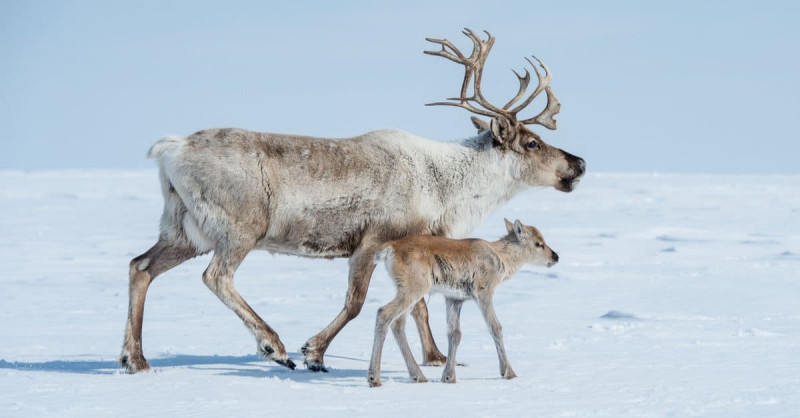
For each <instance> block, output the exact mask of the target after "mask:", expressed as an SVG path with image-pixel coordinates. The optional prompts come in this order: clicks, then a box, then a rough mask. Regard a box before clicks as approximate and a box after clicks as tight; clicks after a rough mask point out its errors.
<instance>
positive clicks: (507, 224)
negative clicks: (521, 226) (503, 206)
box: [503, 218, 514, 234]
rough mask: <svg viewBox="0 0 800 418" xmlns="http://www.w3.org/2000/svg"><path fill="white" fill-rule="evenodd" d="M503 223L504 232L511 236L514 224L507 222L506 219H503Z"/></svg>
mask: <svg viewBox="0 0 800 418" xmlns="http://www.w3.org/2000/svg"><path fill="white" fill-rule="evenodd" d="M503 221H504V222H505V223H506V231H508V233H509V234H513V233H514V224H512V223H511V221H509V220H508V219H506V218H503Z"/></svg>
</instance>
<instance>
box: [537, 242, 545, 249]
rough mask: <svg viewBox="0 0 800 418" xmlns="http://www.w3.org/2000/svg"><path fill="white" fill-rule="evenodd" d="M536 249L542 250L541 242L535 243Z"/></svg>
mask: <svg viewBox="0 0 800 418" xmlns="http://www.w3.org/2000/svg"><path fill="white" fill-rule="evenodd" d="M536 248H544V244H543V243H541V242H537V243H536Z"/></svg>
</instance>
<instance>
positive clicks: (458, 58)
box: [422, 38, 467, 64]
mask: <svg viewBox="0 0 800 418" xmlns="http://www.w3.org/2000/svg"><path fill="white" fill-rule="evenodd" d="M425 40H426V41H428V42H433V43H435V44H439V45H441V46H442V49H441V51H422V52H424V53H426V54H428V55H437V56H440V57H444V58H447V59H449V60H450V61H453V62H457V63H459V64H464V62H465V61H466V60H467V58H466V57H465V56H464V54H462V53H461V51H459V50H458V48H456V46H455V45H453V43H452V42H450V41H448V40H447V39H435V38H425ZM445 47H447V48H450V49H451V50H452V51H453V52H452V53H451V52H449V51H447V49H445Z"/></svg>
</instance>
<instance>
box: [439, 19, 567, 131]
mask: <svg viewBox="0 0 800 418" xmlns="http://www.w3.org/2000/svg"><path fill="white" fill-rule="evenodd" d="M484 32H485V33H486V35H487V37H488V39H487V40H486V41H483V40H482V39H481V38H480V37H479V36H478V35H476V34H475V32H473V31H472V30H470V29H464V31H463V32H462V33H464V35H466V36H467V37H468V38H470V40H472V43H473V48H472V53H471V54H470V56H469V57H466V56H465V55H464V54H463V53H461V51H459V50H458V48H456V47H455V45H453V43H452V42H450V41H448V40H447V39H433V38H425V39H426V40H427V41H429V42H433V43H435V44H439V45H441V46H442V49H441V50H439V51H424V52H425V53H426V54H428V55H437V56H440V57H444V58H447V59H448V60H450V61H453V62H456V63H459V64H461V65H463V66H464V81H463V82H462V83H461V96H460V97H453V98H448V99H447V100H453V101H452V102H435V103H428V104H427V105H426V106H435V105H444V106H456V107H461V108H464V109H467V110H468V111H470V112H472V113H477V114H479V115H483V116H488V117H498V116H502V117H505V118H507V119H509V120H510V121H516V120H517V113H519V112H520V111H522V110H523V109H525V107H526V106H528V105H529V104H530V103H531V102H532V101H533V99H535V98H536V96H538V95H539V94H540V93H541V92H542V91H546V92H547V106H546V107H545V109H544V110H543V111H542V112H541V113H539V114H538V115H536V116H534V117H532V118H529V119H525V120H522V121H520V122H521V123H524V124H526V125H530V124H538V125H542V126H544V127H546V128H548V129H556V121H555V119H553V116H555V115H556V114H557V113H558V112H559V110H560V109H561V104H560V103H559V102H558V99H556V97H555V96H554V95H553V92H552V90H551V89H550V80H551V79H552V76H551V74H550V69H549V68H547V66H546V65H544V63H543V62H542V61H540V60H539V59H538V58H536V57H533V58H534V59H535V60H536V62H537V63H539V65H540V66H541V67H542V69H543V70H544V75H542V74H541V72H540V71H539V69H538V68H537V66H536V65H535V64H534V63H533V62H532V61H531V60H530V59H528V58H525V59H526V60H527V61H528V62H529V63H530V64H531V66H532V67H533V71H534V72H535V73H536V77H537V79H538V80H539V84H538V86H537V87H536V90H534V91H533V93H532V94H531V95H530V96H528V98H527V99H525V100H524V101H523V102H522V103H520V104H519V105H518V106H517V107H515V108H513V109H511V106H512V105H514V103H516V102H517V101H519V100H520V99H521V98H522V97H523V96H524V95H525V91H526V90H527V89H528V84H529V83H530V81H531V74H530V72H529V71H528V70H527V69H526V70H525V75H524V76H520V75H519V73H517V72H516V71H514V75H516V76H517V79H519V91H518V92H517V95H516V96H514V98H513V99H511V100H510V101H509V102H508V103H506V105H505V106H503V107H502V108H499V107H496V106H494V105H492V104H491V103H489V101H488V100H486V98H484V97H483V94H482V93H481V78H482V76H483V67H484V65H485V64H486V58H487V57H488V56H489V51H490V50H491V49H492V45H494V36H492V34H490V33H489V32H486V31H484ZM512 71H513V70H512ZM473 77H474V83H473V86H472V90H473V95H472V96H467V91H468V89H469V82H470V80H471V79H473ZM470 102H473V103H475V104H477V105H479V106H481V107H475V106H473V105H472V104H471V103H470Z"/></svg>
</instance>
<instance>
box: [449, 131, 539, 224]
mask: <svg viewBox="0 0 800 418" xmlns="http://www.w3.org/2000/svg"><path fill="white" fill-rule="evenodd" d="M453 145H454V146H456V147H458V152H457V153H454V155H450V156H448V159H447V160H442V161H440V162H439V163H440V164H441V165H442V166H441V167H440V169H441V172H442V173H448V175H446V176H444V175H443V176H441V178H440V179H437V182H438V183H439V184H438V188H439V190H440V197H441V201H442V202H441V203H442V206H443V209H444V213H443V214H442V218H441V223H442V224H443V226H444V229H445V230H446V231H447V235H448V236H450V237H454V238H460V237H464V236H466V235H467V234H469V233H470V232H471V231H472V230H473V229H474V228H475V227H476V226H478V225H479V224H480V223H481V222H482V221H483V220H484V219H485V218H486V216H488V215H489V214H490V213H491V212H492V211H494V210H495V209H497V208H498V207H499V206H500V205H502V204H503V203H505V202H507V201H508V200H509V199H511V197H513V196H514V195H515V194H517V193H518V192H519V191H521V190H522V189H524V188H525V187H526V186H525V184H524V183H523V182H522V181H521V180H520V178H519V177H520V175H519V172H520V166H519V162H518V161H517V159H516V158H515V156H514V155H512V153H511V152H504V151H501V150H499V149H498V148H496V147H494V146H493V145H492V138H491V136H490V135H489V133H488V132H487V133H483V134H482V135H478V136H476V137H472V138H469V139H466V140H464V141H462V142H460V143H458V144H453Z"/></svg>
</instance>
